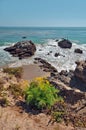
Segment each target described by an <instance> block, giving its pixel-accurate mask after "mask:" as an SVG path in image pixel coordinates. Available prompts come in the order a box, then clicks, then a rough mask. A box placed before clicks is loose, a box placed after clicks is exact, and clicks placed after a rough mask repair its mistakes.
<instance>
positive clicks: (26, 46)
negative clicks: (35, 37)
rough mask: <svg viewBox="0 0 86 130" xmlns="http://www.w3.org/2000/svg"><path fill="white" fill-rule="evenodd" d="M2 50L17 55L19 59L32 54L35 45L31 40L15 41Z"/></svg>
mask: <svg viewBox="0 0 86 130" xmlns="http://www.w3.org/2000/svg"><path fill="white" fill-rule="evenodd" d="M4 50H5V51H8V52H9V53H10V54H12V56H16V57H19V59H22V58H26V57H31V56H32V55H34V53H35V51H36V46H35V45H34V43H33V42H32V41H21V42H17V43H16V44H15V45H13V46H11V47H7V48H5V49H4Z"/></svg>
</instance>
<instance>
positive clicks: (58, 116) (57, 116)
mask: <svg viewBox="0 0 86 130" xmlns="http://www.w3.org/2000/svg"><path fill="white" fill-rule="evenodd" d="M52 116H53V119H54V120H55V121H56V122H61V121H62V119H63V116H64V112H61V111H57V112H53V113H52Z"/></svg>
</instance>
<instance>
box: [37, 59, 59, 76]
mask: <svg viewBox="0 0 86 130" xmlns="http://www.w3.org/2000/svg"><path fill="white" fill-rule="evenodd" d="M35 61H37V62H38V63H39V64H40V68H42V69H43V71H45V72H51V73H58V71H57V69H56V68H55V67H54V66H52V65H51V64H50V63H48V62H47V61H46V60H44V59H41V58H35Z"/></svg>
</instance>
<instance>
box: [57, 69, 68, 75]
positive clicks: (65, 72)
mask: <svg viewBox="0 0 86 130" xmlns="http://www.w3.org/2000/svg"><path fill="white" fill-rule="evenodd" d="M59 74H60V75H64V76H68V71H67V70H62V71H61V72H60V73H59Z"/></svg>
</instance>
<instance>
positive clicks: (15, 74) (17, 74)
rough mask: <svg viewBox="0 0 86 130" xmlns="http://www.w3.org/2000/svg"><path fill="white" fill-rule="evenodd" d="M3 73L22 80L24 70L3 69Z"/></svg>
mask: <svg viewBox="0 0 86 130" xmlns="http://www.w3.org/2000/svg"><path fill="white" fill-rule="evenodd" d="M3 72H5V73H8V74H11V75H14V76H15V77H17V78H21V76H22V73H23V69H22V67H16V68H3Z"/></svg>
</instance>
